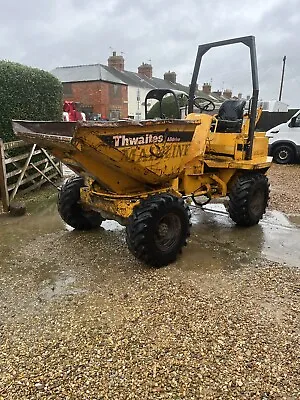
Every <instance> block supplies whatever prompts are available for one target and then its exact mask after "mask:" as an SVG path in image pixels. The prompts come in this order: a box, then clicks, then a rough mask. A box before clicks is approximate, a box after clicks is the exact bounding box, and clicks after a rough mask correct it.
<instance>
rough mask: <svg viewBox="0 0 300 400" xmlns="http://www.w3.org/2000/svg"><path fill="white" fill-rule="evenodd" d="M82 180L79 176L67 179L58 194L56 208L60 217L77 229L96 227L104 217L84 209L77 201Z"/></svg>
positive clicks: (82, 183)
mask: <svg viewBox="0 0 300 400" xmlns="http://www.w3.org/2000/svg"><path fill="white" fill-rule="evenodd" d="M82 186H84V181H83V179H82V178H81V177H80V176H76V177H72V178H70V179H68V180H67V181H66V182H65V183H64V185H63V186H62V188H61V191H60V192H59V195H58V201H57V208H58V212H59V214H60V216H61V218H62V219H63V220H64V221H65V222H66V223H67V224H68V225H70V226H72V227H73V228H75V229H78V230H90V229H95V228H98V227H99V226H100V225H101V223H102V221H104V219H103V218H102V217H101V215H100V214H99V213H97V212H95V211H89V210H85V209H84V208H83V207H82V206H81V205H80V203H79V200H80V188H81V187H82Z"/></svg>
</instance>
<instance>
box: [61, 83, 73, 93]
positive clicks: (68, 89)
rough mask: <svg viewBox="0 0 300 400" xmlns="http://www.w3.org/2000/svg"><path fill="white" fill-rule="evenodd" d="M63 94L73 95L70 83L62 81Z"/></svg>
mask: <svg viewBox="0 0 300 400" xmlns="http://www.w3.org/2000/svg"><path fill="white" fill-rule="evenodd" d="M63 94H64V96H72V95H73V88H72V83H63Z"/></svg>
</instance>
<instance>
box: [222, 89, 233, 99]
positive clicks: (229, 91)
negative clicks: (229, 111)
mask: <svg viewBox="0 0 300 400" xmlns="http://www.w3.org/2000/svg"><path fill="white" fill-rule="evenodd" d="M223 96H224V97H226V98H227V99H231V96H232V91H231V90H230V89H225V90H224V92H223Z"/></svg>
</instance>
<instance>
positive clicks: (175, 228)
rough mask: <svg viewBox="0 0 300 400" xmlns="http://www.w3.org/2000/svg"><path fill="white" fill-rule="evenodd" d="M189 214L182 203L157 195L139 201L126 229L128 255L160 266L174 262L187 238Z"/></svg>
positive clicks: (172, 197)
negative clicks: (129, 252) (130, 254)
mask: <svg viewBox="0 0 300 400" xmlns="http://www.w3.org/2000/svg"><path fill="white" fill-rule="evenodd" d="M190 218H191V214H190V211H189V208H188V206H187V205H186V204H185V203H184V200H183V199H181V198H178V197H176V196H173V195H171V194H160V195H154V196H150V197H148V198H147V199H146V200H142V201H141V203H140V205H139V206H137V207H135V208H134V211H133V214H132V215H131V216H130V218H129V221H128V225H127V227H126V234H127V237H126V239H127V244H128V248H129V250H130V251H131V253H132V254H133V255H134V256H135V257H137V258H138V259H139V260H141V261H142V262H144V263H146V264H148V265H151V266H154V267H162V266H164V265H167V264H170V263H172V262H173V261H175V260H176V258H177V255H178V254H179V253H180V252H181V250H182V247H183V246H186V244H187V238H188V237H189V235H190V226H191V223H190Z"/></svg>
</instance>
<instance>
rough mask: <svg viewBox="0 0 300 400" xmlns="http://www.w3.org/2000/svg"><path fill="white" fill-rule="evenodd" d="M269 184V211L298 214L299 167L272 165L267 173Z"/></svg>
mask: <svg viewBox="0 0 300 400" xmlns="http://www.w3.org/2000/svg"><path fill="white" fill-rule="evenodd" d="M268 177H269V181H270V184H271V198H270V203H269V206H270V208H271V209H273V210H274V209H275V210H278V211H282V212H284V213H287V214H300V190H299V182H300V165H299V164H296V165H278V164H272V167H271V168H270V170H269V172H268Z"/></svg>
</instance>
